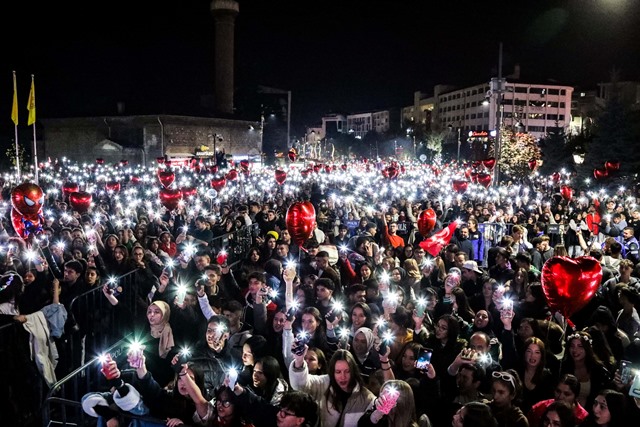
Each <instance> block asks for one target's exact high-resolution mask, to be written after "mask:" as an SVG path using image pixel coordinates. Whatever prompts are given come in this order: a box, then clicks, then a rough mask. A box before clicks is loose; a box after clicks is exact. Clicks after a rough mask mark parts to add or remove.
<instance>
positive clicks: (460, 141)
mask: <svg viewBox="0 0 640 427" xmlns="http://www.w3.org/2000/svg"><path fill="white" fill-rule="evenodd" d="M461 130H462V129H460V128H458V163H459V162H460V144H462V140H460V131H461Z"/></svg>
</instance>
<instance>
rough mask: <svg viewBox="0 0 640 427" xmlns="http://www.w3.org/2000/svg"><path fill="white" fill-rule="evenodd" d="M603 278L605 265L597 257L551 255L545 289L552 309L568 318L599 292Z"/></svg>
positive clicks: (545, 269) (545, 270)
mask: <svg viewBox="0 0 640 427" xmlns="http://www.w3.org/2000/svg"><path fill="white" fill-rule="evenodd" d="M601 280H602V266H601V265H600V262H598V260H596V259H595V258H593V257H585V256H582V257H577V258H569V257H564V256H554V257H551V258H550V259H549V260H548V261H547V262H545V263H544V265H543V267H542V289H543V291H544V294H545V295H546V297H547V304H548V306H549V308H550V309H551V310H552V311H554V312H555V311H558V312H560V313H562V315H563V316H564V317H566V318H569V317H571V315H572V314H573V313H575V312H577V311H578V310H580V309H581V308H582V307H584V306H585V305H586V304H587V303H588V302H589V300H590V299H591V298H592V297H593V295H594V294H595V293H596V291H597V290H598V288H599V287H600V281H601Z"/></svg>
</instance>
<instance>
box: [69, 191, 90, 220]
mask: <svg viewBox="0 0 640 427" xmlns="http://www.w3.org/2000/svg"><path fill="white" fill-rule="evenodd" d="M92 201H93V196H92V195H91V193H87V192H86V191H76V192H75V193H71V194H70V195H69V204H70V205H71V207H72V208H73V210H74V211H76V212H79V213H81V214H83V213H85V212H87V211H88V210H89V208H90V207H91V202H92Z"/></svg>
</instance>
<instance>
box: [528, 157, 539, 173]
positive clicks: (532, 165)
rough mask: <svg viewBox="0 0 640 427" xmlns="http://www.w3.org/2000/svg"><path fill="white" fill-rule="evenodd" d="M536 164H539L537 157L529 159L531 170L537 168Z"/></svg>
mask: <svg viewBox="0 0 640 427" xmlns="http://www.w3.org/2000/svg"><path fill="white" fill-rule="evenodd" d="M536 166H538V161H537V160H536V159H531V160H529V170H530V171H534V170H536Z"/></svg>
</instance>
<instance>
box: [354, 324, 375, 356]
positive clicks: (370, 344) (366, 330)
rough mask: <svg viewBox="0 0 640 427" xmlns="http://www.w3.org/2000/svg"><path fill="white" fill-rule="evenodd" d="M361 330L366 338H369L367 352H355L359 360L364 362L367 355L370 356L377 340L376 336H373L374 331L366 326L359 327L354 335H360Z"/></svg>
mask: <svg viewBox="0 0 640 427" xmlns="http://www.w3.org/2000/svg"><path fill="white" fill-rule="evenodd" d="M360 332H362V334H363V335H364V337H365V339H366V340H367V352H366V353H365V354H364V355H359V354H357V353H355V352H354V354H355V356H356V357H357V358H358V361H359V362H360V363H361V364H362V363H364V361H365V360H367V357H368V356H369V352H370V351H371V347H373V344H374V342H375V338H374V336H373V331H372V330H371V329H369V328H367V327H365V326H363V327H361V328H358V330H357V331H356V333H355V334H353V337H354V338H355V336H356V335H358V334H359V333H360Z"/></svg>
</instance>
